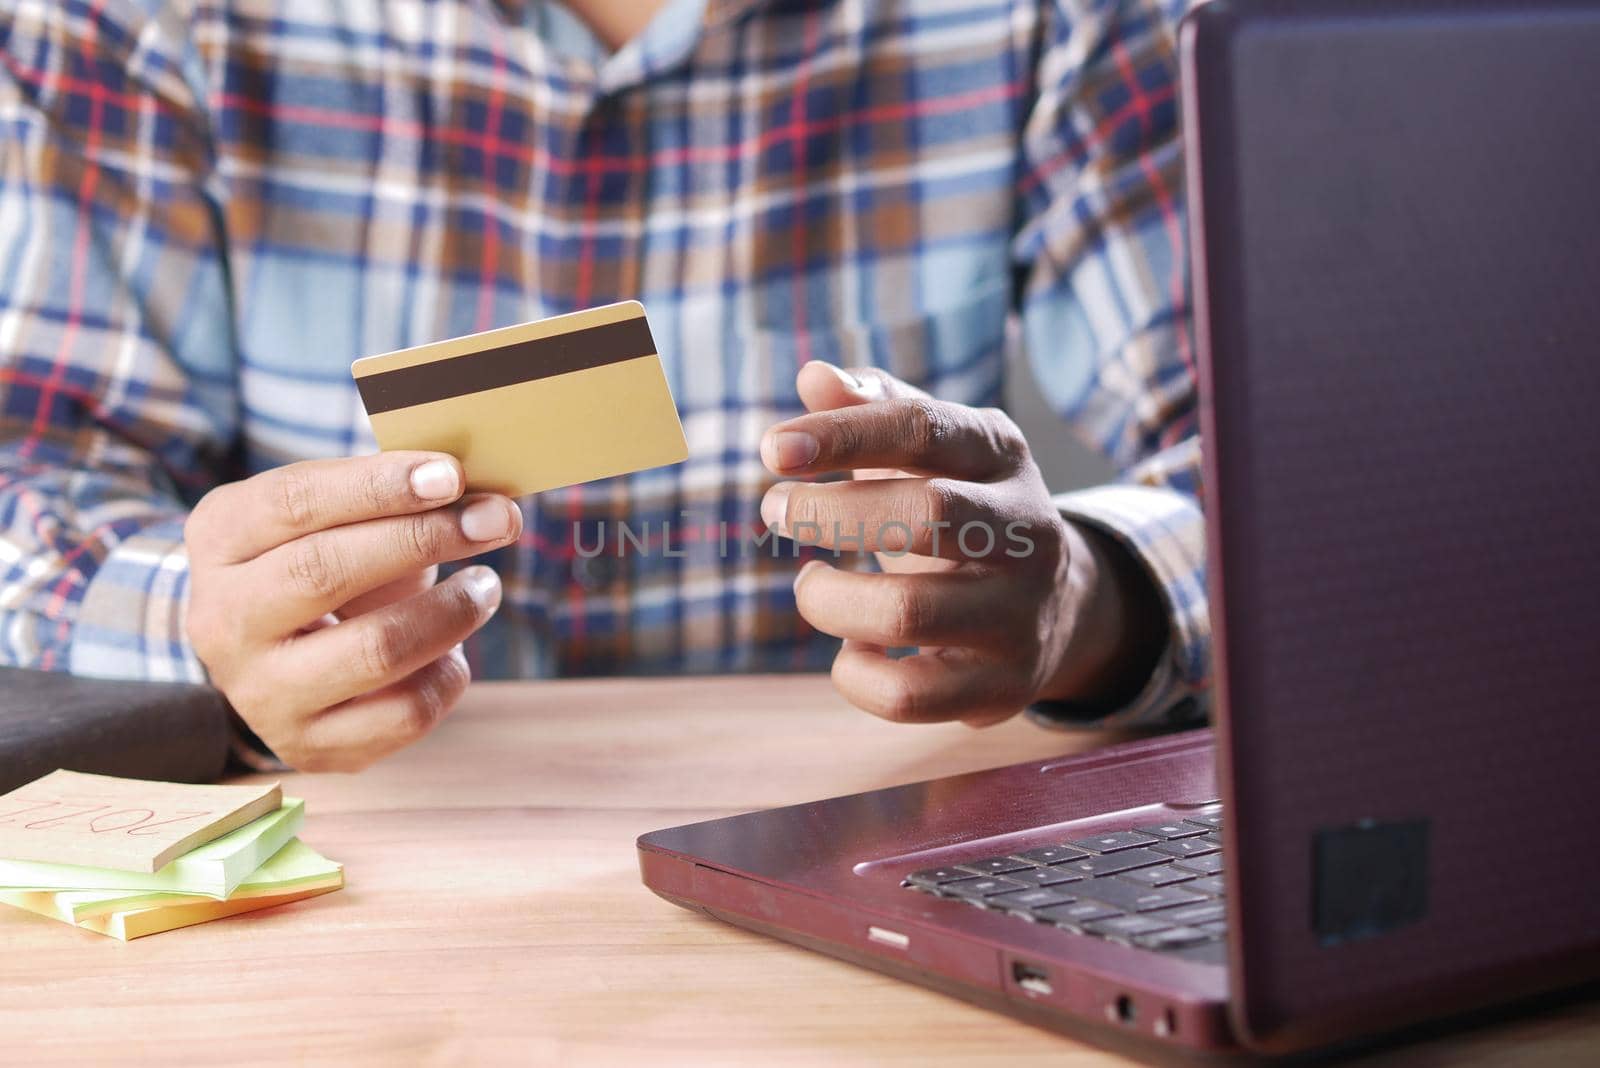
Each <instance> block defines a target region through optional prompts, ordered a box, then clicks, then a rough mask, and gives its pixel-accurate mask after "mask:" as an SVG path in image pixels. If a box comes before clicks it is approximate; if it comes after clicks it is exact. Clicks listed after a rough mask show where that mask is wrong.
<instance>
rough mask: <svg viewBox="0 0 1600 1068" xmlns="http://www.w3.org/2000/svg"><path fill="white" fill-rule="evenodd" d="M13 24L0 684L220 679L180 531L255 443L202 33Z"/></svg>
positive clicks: (132, 22) (0, 288)
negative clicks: (37, 678) (239, 438)
mask: <svg viewBox="0 0 1600 1068" xmlns="http://www.w3.org/2000/svg"><path fill="white" fill-rule="evenodd" d="M175 9H176V5H165V6H160V5H158V4H157V3H156V0H137V2H136V0H108V2H107V3H106V4H103V5H94V6H93V7H92V8H90V7H85V6H83V5H77V4H24V5H21V6H20V7H16V6H14V5H7V10H5V11H3V12H0V127H3V128H0V662H3V663H7V664H13V665H23V666H31V667H37V668H44V669H51V670H70V671H73V672H75V673H79V674H85V675H103V676H114V677H122V678H135V679H152V680H155V679H160V680H174V679H176V680H190V681H198V680H203V679H204V670H203V669H202V667H201V666H200V664H199V662H198V661H197V660H196V659H195V657H194V654H193V652H192V650H191V649H190V647H189V643H188V641H187V640H186V637H185V630H184V622H183V615H184V607H185V603H186V589H187V582H188V574H189V570H188V560H187V557H186V555H185V552H184V548H183V521H184V518H185V516H186V514H187V509H188V506H189V504H191V503H192V502H193V501H194V500H195V499H196V498H198V496H199V495H200V494H201V493H203V492H204V491H205V489H207V488H209V487H210V486H211V485H212V484H214V482H215V481H217V475H218V471H219V469H221V468H222V467H223V465H224V459H225V457H226V456H227V455H228V453H229V443H230V442H231V440H232V437H233V435H234V433H235V429H236V422H237V419H236V415H235V405H236V403H237V400H236V396H235V386H234V379H233V370H232V365H233V345H232V337H233V332H232V328H231V324H232V317H231V311H230V308H231V304H230V300H229V286H228V277H227V271H226V266H225V258H224V256H223V253H222V239H221V233H220V222H219V219H220V216H219V213H218V211H217V210H216V200H215V199H214V198H213V197H212V196H211V195H210V194H209V192H208V189H209V183H211V182H212V180H213V175H212V162H213V157H212V154H211V150H210V146H211V140H210V137H209V133H208V129H207V126H206V122H205V119H204V112H203V109H202V106H201V104H202V101H203V99H204V96H203V94H202V93H200V92H197V90H196V88H195V87H196V85H197V84H199V78H198V74H199V70H200V66H199V61H198V59H197V57H196V56H195V54H194V52H193V49H192V47H191V46H190V45H189V43H188V42H189V34H188V33H187V27H186V25H185V24H184V22H185V18H186V16H184V15H182V14H175V13H174V11H175Z"/></svg>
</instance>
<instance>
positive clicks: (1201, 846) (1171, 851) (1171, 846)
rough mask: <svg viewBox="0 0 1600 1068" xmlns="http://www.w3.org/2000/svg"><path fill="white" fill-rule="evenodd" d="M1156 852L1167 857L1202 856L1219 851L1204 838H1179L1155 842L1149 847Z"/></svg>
mask: <svg viewBox="0 0 1600 1068" xmlns="http://www.w3.org/2000/svg"><path fill="white" fill-rule="evenodd" d="M1150 848H1151V849H1153V850H1155V851H1156V852H1157V853H1165V854H1167V856H1169V857H1178V858H1180V859H1181V858H1183V857H1203V856H1206V855H1207V854H1210V853H1216V852H1219V850H1218V848H1217V847H1216V846H1214V845H1212V844H1211V843H1210V842H1208V841H1206V840H1205V839H1204V838H1180V839H1178V840H1177V841H1175V842H1157V843H1156V844H1155V845H1153V846H1151V847H1150Z"/></svg>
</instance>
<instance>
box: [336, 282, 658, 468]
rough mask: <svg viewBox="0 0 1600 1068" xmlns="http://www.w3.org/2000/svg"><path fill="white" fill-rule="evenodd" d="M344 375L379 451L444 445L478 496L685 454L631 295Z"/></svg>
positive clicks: (410, 352)
mask: <svg viewBox="0 0 1600 1068" xmlns="http://www.w3.org/2000/svg"><path fill="white" fill-rule="evenodd" d="M350 373H351V374H352V375H354V376H355V380H356V388H357V389H358V390H359V391H360V393H361V403H362V404H364V405H366V409H367V414H368V415H369V416H370V417H371V418H372V429H373V432H374V433H375V434H376V435H377V438H378V445H379V446H380V447H382V448H384V449H424V450H428V451H431V452H447V453H449V454H450V455H452V456H454V457H456V459H458V460H460V461H461V466H462V467H463V468H464V469H465V470H466V473H467V488H468V489H469V490H472V491H476V492H492V493H504V494H506V495H507V496H509V497H518V496H521V495H523V494H526V493H538V492H539V491H540V490H547V489H555V488H556V487H558V486H571V485H575V484H576V483H579V482H591V481H593V480H594V479H597V478H608V477H610V476H612V475H622V474H627V473H628V472H630V471H642V470H644V469H645V468H647V467H660V466H662V465H663V464H676V463H682V462H683V461H684V460H685V459H687V458H688V455H689V445H688V442H687V441H685V440H684V437H683V424H682V423H680V422H679V421H678V409H677V407H676V406H675V405H674V404H673V403H672V391H671V389H670V388H669V387H668V386H667V376H666V372H665V371H664V370H663V368H662V366H661V357H660V356H659V355H657V353H656V344H655V339H654V338H653V337H651V335H650V324H649V323H647V322H646V321H645V317H644V306H643V305H641V304H640V303H639V302H638V301H635V300H629V301H624V302H622V303H620V304H608V305H606V306H605V307H603V308H590V309H588V310H586V311H579V312H572V313H571V314H568V315H558V316H555V317H554V318H551V319H540V320H538V321H537V322H532V323H523V324H521V325H520V326H507V327H503V328H502V329H499V330H490V331H487V332H485V333H482V334H469V335H468V336H466V337H458V338H451V339H450V340H448V341H439V342H435V343H434V344H431V345H419V346H417V347H416V348H410V349H401V350H400V351H398V352H388V353H384V354H383V355H382V356H368V357H366V358H365V359H361V360H357V361H356V362H355V363H353V364H351V365H350Z"/></svg>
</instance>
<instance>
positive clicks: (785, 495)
mask: <svg viewBox="0 0 1600 1068" xmlns="http://www.w3.org/2000/svg"><path fill="white" fill-rule="evenodd" d="M788 518H789V484H788V483H787V482H780V483H778V484H777V485H776V486H773V487H772V488H771V489H769V490H767V495H766V496H765V497H763V498H761V521H762V522H763V523H765V524H766V525H767V529H768V530H776V531H777V532H779V533H780V534H781V533H783V524H784V521H785V520H787V519H788Z"/></svg>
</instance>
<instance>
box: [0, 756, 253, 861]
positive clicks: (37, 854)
mask: <svg viewBox="0 0 1600 1068" xmlns="http://www.w3.org/2000/svg"><path fill="white" fill-rule="evenodd" d="M282 802H283V792H282V790H281V789H279V787H278V784H277V783H269V784H267V785H265V786H201V785H192V784H188V783H174V782H145V781H142V780H139V779H119V778H116V777H115V776H111V775H86V774H83V773H81V772H76V771H53V772H51V773H50V774H49V775H46V776H44V777H43V778H40V779H35V780H34V781H33V782H31V783H29V784H28V785H26V786H19V787H17V788H16V789H15V790H13V791H11V792H10V793H9V794H6V795H4V796H0V858H5V859H7V860H17V861H43V862H49V863H55V864H76V865H86V866H89V867H96V868H112V869H115V870H117V871H126V872H144V873H152V872H155V871H158V870H159V869H161V868H162V867H163V866H165V865H166V864H167V863H168V862H169V861H171V860H173V859H174V858H176V857H179V856H181V855H183V854H184V853H187V852H189V851H190V850H191V849H194V848H195V847H196V846H199V845H203V844H204V843H206V842H210V841H213V840H215V839H217V838H220V837H222V836H223V835H225V834H227V833H228V832H229V831H232V830H234V829H236V828H239V827H243V826H244V825H245V824H247V823H250V822H251V821H253V820H256V819H258V818H260V817H261V816H264V815H266V814H267V813H269V812H274V811H276V810H277V809H278V808H279V807H280V806H281V804H282Z"/></svg>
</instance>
